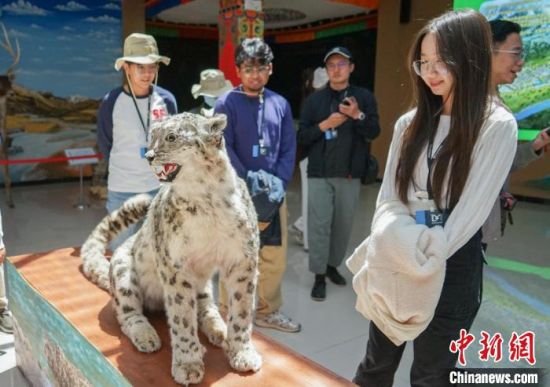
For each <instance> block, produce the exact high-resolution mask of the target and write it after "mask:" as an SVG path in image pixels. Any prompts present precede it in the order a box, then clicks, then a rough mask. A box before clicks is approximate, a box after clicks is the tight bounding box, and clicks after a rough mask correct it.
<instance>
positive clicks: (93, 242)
mask: <svg viewBox="0 0 550 387" xmlns="http://www.w3.org/2000/svg"><path fill="white" fill-rule="evenodd" d="M225 125H226V117H225V116H224V115H217V116H214V117H213V118H204V117H202V116H200V115H196V114H191V113H182V114H179V115H176V116H172V117H169V118H167V119H166V120H163V121H161V122H158V123H155V124H154V126H153V127H152V131H151V139H150V141H149V149H148V152H147V153H146V155H145V157H146V158H147V160H148V161H149V163H150V164H151V166H152V167H153V168H154V169H155V172H156V173H157V176H158V178H159V179H160V180H161V181H164V184H162V187H161V189H160V191H159V193H158V194H157V195H156V196H155V197H154V198H153V199H151V198H150V197H148V196H147V195H138V196H136V197H134V198H132V199H130V200H129V201H127V202H126V203H125V204H124V205H123V206H122V207H121V208H120V209H119V210H117V211H114V212H113V213H111V214H110V215H107V216H106V217H105V218H104V219H103V220H102V221H101V222H100V223H99V224H98V225H97V226H96V228H95V229H94V231H93V232H92V233H91V235H90V236H89V237H88V239H87V240H86V242H85V243H84V245H83V246H82V251H81V256H82V259H83V271H84V274H85V275H86V276H87V277H88V278H90V280H91V281H93V282H94V283H96V284H98V285H99V286H100V287H101V288H103V289H106V290H108V291H110V292H111V294H112V296H113V298H114V308H115V311H116V315H117V319H118V321H119V323H120V325H121V328H122V331H123V332H124V333H125V334H126V336H128V337H129V338H130V339H131V341H132V342H133V344H134V345H135V347H136V348H137V349H138V350H140V351H142V352H153V351H156V350H158V349H159V348H160V346H161V342H160V339H159V336H158V334H157V332H156V331H155V329H154V328H153V327H152V326H151V324H150V323H149V321H148V320H147V318H146V317H145V316H144V314H143V310H144V309H147V310H155V309H159V308H164V309H165V310H166V315H167V318H168V324H169V327H170V338H171V344H172V376H173V377H174V379H175V380H176V381H177V382H179V383H182V384H189V383H199V382H200V381H201V380H202V379H203V376H204V363H203V354H204V352H205V349H204V347H203V346H202V345H201V343H200V342H199V338H198V335H197V334H198V329H201V331H202V332H203V333H204V334H205V335H206V336H207V337H208V340H209V341H210V342H211V343H212V344H214V345H216V346H221V347H223V348H224V351H225V353H226V355H227V357H228V359H229V363H230V365H231V367H232V368H233V369H235V370H237V371H249V370H252V371H257V370H258V369H259V368H260V367H261V363H262V359H261V357H260V355H259V354H258V353H257V352H256V349H255V347H254V345H253V343H252V341H251V334H252V318H253V312H254V305H255V303H254V299H255V290H256V282H257V275H258V270H257V266H258V252H259V243H260V242H259V234H258V224H257V215H256V212H255V210H254V205H253V203H252V201H251V199H250V196H249V194H248V191H247V189H246V185H245V182H244V181H243V180H242V179H240V178H239V177H238V176H237V174H236V173H235V171H234V169H233V168H232V166H231V164H230V161H229V157H228V155H227V152H226V150H225V145H224V142H223V128H225ZM142 219H144V223H143V226H142V227H141V228H140V230H139V231H138V232H137V233H136V234H135V235H133V236H132V237H130V238H128V239H127V240H126V241H125V242H124V243H123V244H122V245H121V246H120V247H119V248H117V249H116V250H115V251H114V254H113V256H112V258H111V260H110V262H109V261H108V260H107V259H106V258H105V250H106V248H107V246H108V244H109V242H110V241H111V240H112V239H113V238H114V237H115V236H116V235H118V234H119V233H120V231H122V230H124V229H125V228H126V227H128V226H129V225H130V224H133V223H136V222H137V221H140V220H142ZM216 270H218V271H219V275H220V279H221V280H222V281H223V282H224V284H225V286H226V288H227V289H228V290H229V293H228V294H229V297H228V298H229V300H228V319H227V325H226V323H225V322H224V321H223V319H222V318H221V316H220V314H219V311H218V308H217V307H216V306H215V304H214V301H213V296H212V286H211V283H210V278H211V276H212V274H213V272H214V271H216Z"/></svg>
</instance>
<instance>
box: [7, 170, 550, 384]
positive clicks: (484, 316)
mask: <svg viewBox="0 0 550 387" xmlns="http://www.w3.org/2000/svg"><path fill="white" fill-rule="evenodd" d="M86 184H88V183H86ZM362 189H363V191H362V193H361V198H362V200H361V205H360V209H359V210H358V211H357V214H358V216H357V217H356V223H355V226H354V229H353V233H352V241H351V243H350V251H351V250H352V248H353V246H355V245H357V244H358V243H359V242H360V241H361V240H362V239H363V238H364V237H365V236H366V235H367V233H368V228H369V225H370V221H371V216H372V212H373V208H374V200H375V198H376V194H377V189H378V185H373V186H368V187H363V188H362ZM13 197H14V200H15V204H16V208H13V209H12V208H8V207H7V206H6V203H5V200H4V192H3V190H2V191H1V192H0V208H1V211H2V216H3V221H4V233H5V237H4V242H5V244H6V246H7V249H8V254H9V255H18V254H23V253H29V252H38V251H47V250H52V249H56V248H60V247H67V246H78V245H81V244H82V242H83V241H84V240H85V238H86V236H87V235H88V233H89V232H90V230H91V229H92V228H93V226H94V225H95V224H96V223H97V222H98V221H99V220H100V219H101V218H102V217H103V215H104V214H105V212H104V206H103V203H100V202H98V201H94V200H91V201H90V204H91V206H90V207H89V208H87V209H84V210H78V209H75V208H73V204H74V203H76V202H77V199H78V183H76V182H75V183H58V184H47V185H32V186H24V187H16V188H15V189H14V190H13ZM288 206H289V210H290V220H291V221H293V220H295V219H296V218H297V217H298V216H299V211H300V210H299V208H300V193H299V181H294V182H293V183H292V184H291V187H290V190H289V193H288ZM514 215H515V223H516V224H515V225H514V226H513V227H510V228H509V229H508V230H507V237H506V239H504V240H502V241H500V242H497V243H494V244H493V245H491V246H490V248H489V252H490V254H491V255H495V256H498V257H501V258H505V259H507V260H513V261H520V262H522V263H526V264H528V265H531V266H529V267H530V268H531V269H530V270H528V271H530V272H531V273H527V274H525V273H523V274H522V273H518V271H517V270H515V271H514V270H513V269H510V267H513V265H505V266H506V267H507V268H504V269H499V268H495V267H492V266H489V267H487V269H486V274H487V276H486V280H485V284H486V286H485V288H486V291H485V300H484V303H483V305H482V307H481V311H480V313H479V315H478V318H477V320H476V323H475V324H474V328H473V330H472V332H474V333H476V332H479V331H480V330H481V329H483V330H487V331H492V332H493V333H495V332H496V331H500V332H501V333H502V334H503V335H504V336H506V334H508V333H509V332H511V331H517V332H520V331H521V332H523V331H525V330H526V329H532V328H531V326H533V325H531V324H533V322H534V323H535V324H536V325H535V326H537V330H536V334H537V340H538V342H537V345H538V348H539V350H538V352H537V356H538V359H539V365H540V364H546V365H547V364H550V353H549V352H550V351H549V350H548V348H550V346H549V345H548V344H549V339H548V337H550V315H549V314H548V310H550V300H549V297H548V280H549V278H547V277H545V276H543V275H537V270H538V271H546V272H547V271H548V270H550V269H549V268H548V266H549V263H548V262H549V261H548V258H549V257H550V253H549V248H548V245H549V242H550V205H549V204H536V203H528V202H520V203H519V204H518V206H517V209H516V210H515V211H514ZM307 259H308V258H307V253H306V252H305V251H303V249H302V248H301V246H299V245H298V244H297V243H296V242H295V241H294V239H293V236H292V235H291V236H290V243H289V254H288V267H287V272H286V275H285V279H284V285H283V292H284V305H283V311H284V312H286V313H287V314H289V315H290V316H292V317H293V318H295V319H296V320H298V321H300V322H301V323H302V326H303V330H302V332H300V333H298V334H288V333H282V332H277V331H273V330H268V329H262V332H264V333H266V334H268V335H270V336H271V337H273V338H275V339H276V340H278V341H280V342H281V343H283V344H285V345H287V346H288V347H290V348H292V349H294V350H295V351H297V352H299V353H301V354H303V355H304V356H306V357H308V358H310V359H312V360H314V361H316V362H318V363H320V364H321V365H323V366H325V367H327V368H329V369H331V370H333V371H334V372H336V373H337V374H339V375H342V376H343V377H345V378H348V379H351V378H352V377H353V375H354V372H355V369H356V366H357V364H358V362H359V361H360V359H361V358H362V357H363V355H364V350H365V344H366V341H367V332H368V322H367V320H365V319H364V318H363V317H362V316H361V315H359V314H358V313H357V312H356V311H355V309H354V304H355V295H354V293H353V290H352V289H351V286H350V285H348V286H346V287H343V288H340V287H336V286H334V285H332V284H331V283H328V288H327V292H328V297H327V300H326V301H325V302H314V301H312V300H311V298H310V296H309V293H310V290H311V286H312V283H313V275H312V274H311V273H309V271H308V270H307ZM537 268H538V269H537ZM341 272H342V273H343V274H344V276H345V277H346V278H347V279H348V282H350V281H351V274H350V273H349V272H348V271H347V269H345V268H343V267H342V270H341ZM502 284H505V285H502ZM518 295H519V296H518ZM524 296H527V298H525V297H524ZM518 299H519V300H526V301H525V303H526V304H533V302H532V301H533V300H535V302H534V305H538V310H537V311H536V313H534V316H531V315H532V314H533V313H528V314H527V316H526V315H525V313H524V311H525V309H521V308H529V305H527V306H524V305H523V304H522V302H523V301H518ZM537 303H538V304H537ZM520 304H521V305H520ZM541 305H542V306H541ZM12 341H13V340H12V338H11V336H8V335H4V334H0V349H2V350H5V348H7V349H8V353H7V354H4V355H1V356H0V385H1V386H6V387H8V386H18V387H19V386H25V385H26V384H25V382H24V380H23V379H22V377H21V375H20V373H19V372H18V371H17V368H14V366H15V356H14V353H13V346H12ZM474 355H475V353H474ZM470 358H471V361H472V363H473V366H479V367H483V366H485V367H486V366H488V365H487V364H479V362H478V363H476V359H475V356H471V357H468V359H470ZM411 360H412V351H411V348H410V346H408V348H407V349H406V351H405V355H404V357H403V360H402V362H401V365H400V368H399V370H398V373H397V375H396V380H395V386H398V387H401V386H407V385H409V376H408V373H409V371H408V370H409V368H410V364H411ZM503 366H504V365H503ZM508 366H516V367H517V366H518V365H517V364H516V365H508Z"/></svg>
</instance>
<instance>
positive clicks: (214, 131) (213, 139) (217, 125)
mask: <svg viewBox="0 0 550 387" xmlns="http://www.w3.org/2000/svg"><path fill="white" fill-rule="evenodd" d="M226 125H227V116H226V115H225V114H216V115H214V116H213V117H211V118H208V125H207V126H208V131H209V132H210V136H208V137H209V140H208V142H210V143H211V144H214V145H215V146H216V147H218V148H221V146H222V140H223V130H224V129H225V126H226Z"/></svg>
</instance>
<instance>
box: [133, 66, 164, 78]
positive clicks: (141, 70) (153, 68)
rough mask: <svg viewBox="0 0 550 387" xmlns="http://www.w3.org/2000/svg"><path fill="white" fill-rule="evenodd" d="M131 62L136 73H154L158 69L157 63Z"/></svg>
mask: <svg viewBox="0 0 550 387" xmlns="http://www.w3.org/2000/svg"><path fill="white" fill-rule="evenodd" d="M132 64H133V65H134V66H133V67H134V68H135V69H136V73H137V74H138V75H145V74H148V73H153V74H156V73H157V71H158V69H159V65H158V63H155V64H147V65H144V64H139V63H132Z"/></svg>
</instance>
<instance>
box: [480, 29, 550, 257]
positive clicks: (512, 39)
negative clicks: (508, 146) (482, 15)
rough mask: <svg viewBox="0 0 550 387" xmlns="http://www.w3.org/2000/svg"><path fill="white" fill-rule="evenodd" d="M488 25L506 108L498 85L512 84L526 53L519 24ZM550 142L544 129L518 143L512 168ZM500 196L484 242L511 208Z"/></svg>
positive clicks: (498, 231) (500, 230)
mask: <svg viewBox="0 0 550 387" xmlns="http://www.w3.org/2000/svg"><path fill="white" fill-rule="evenodd" d="M489 25H490V26H491V34H492V37H493V62H492V80H493V88H494V89H493V90H494V93H495V95H496V96H497V98H498V102H499V103H501V104H502V105H503V106H504V107H506V106H505V105H504V103H503V102H502V100H501V99H500V94H499V92H498V87H499V86H500V85H509V84H511V83H513V82H514V81H515V79H516V78H517V76H518V73H519V72H520V71H521V70H522V68H523V65H524V63H525V52H524V51H523V44H522V41H521V36H520V32H521V27H520V25H519V24H517V23H514V22H511V21H509V20H491V21H490V22H489ZM549 143H550V136H549V135H548V134H546V133H545V130H541V131H540V133H539V134H538V135H537V137H536V138H535V139H534V140H533V141H530V142H522V143H520V144H518V148H517V152H516V157H515V158H514V163H513V164H512V170H515V169H519V168H523V167H526V166H527V165H529V164H530V163H531V162H533V161H535V160H538V159H539V158H541V157H542V156H543V154H544V150H545V147H546V146H547V145H548V144H549ZM501 197H502V198H503V200H500V199H499V200H497V202H496V203H495V206H494V208H493V211H491V214H490V215H489V218H488V219H487V222H486V223H485V225H484V226H483V240H484V242H485V243H489V242H492V241H495V240H497V239H499V238H500V237H502V235H503V234H504V227H505V225H506V221H507V220H506V212H507V211H506V210H511V203H513V202H514V200H513V198H512V197H511V196H510V195H509V194H508V193H506V192H504V191H503V192H502V193H501ZM485 248H486V246H485Z"/></svg>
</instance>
